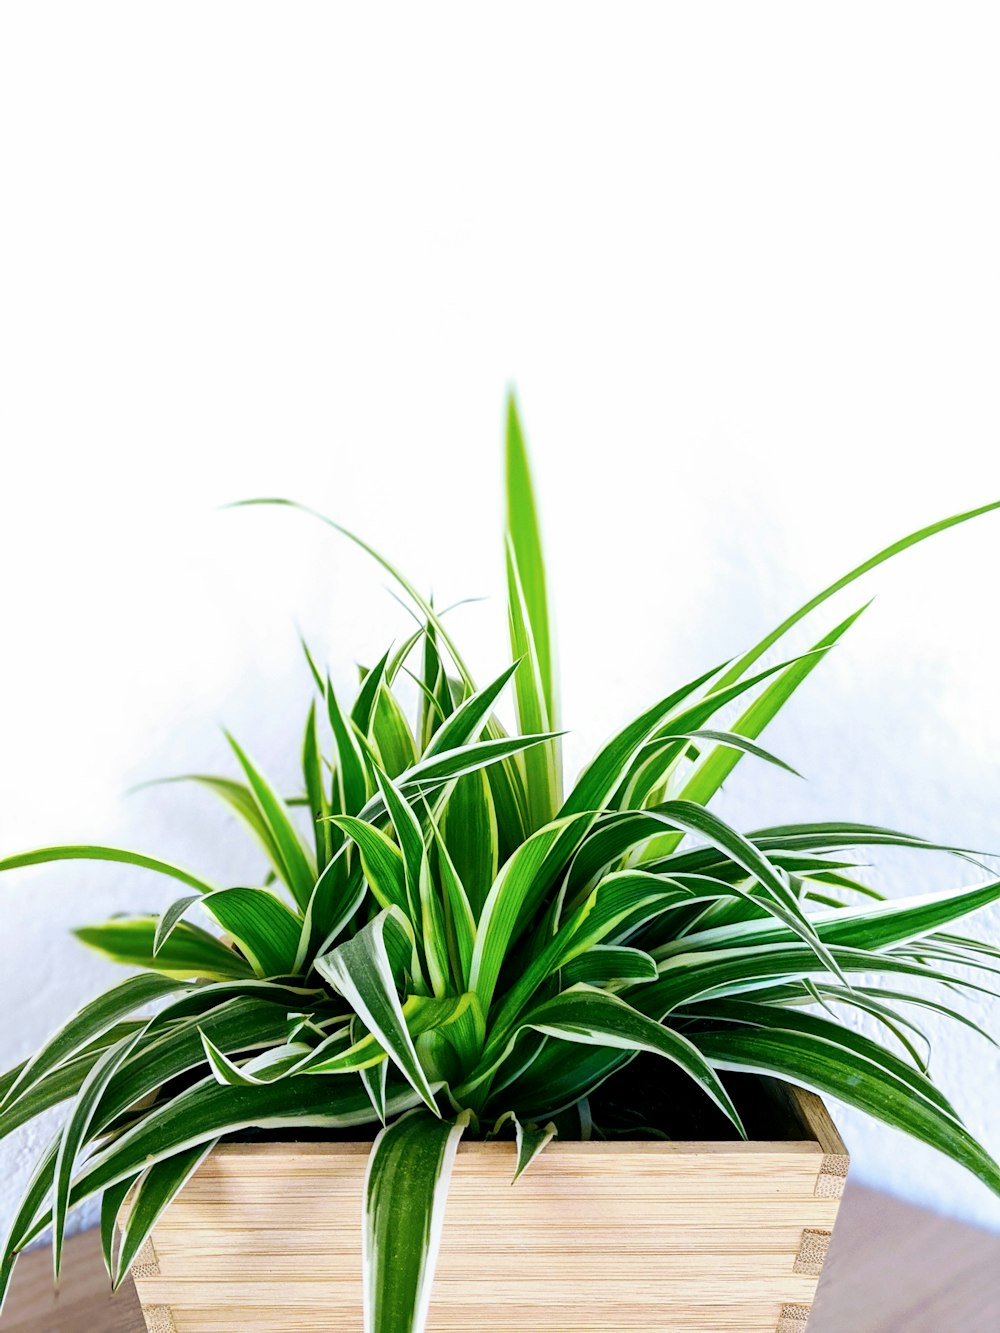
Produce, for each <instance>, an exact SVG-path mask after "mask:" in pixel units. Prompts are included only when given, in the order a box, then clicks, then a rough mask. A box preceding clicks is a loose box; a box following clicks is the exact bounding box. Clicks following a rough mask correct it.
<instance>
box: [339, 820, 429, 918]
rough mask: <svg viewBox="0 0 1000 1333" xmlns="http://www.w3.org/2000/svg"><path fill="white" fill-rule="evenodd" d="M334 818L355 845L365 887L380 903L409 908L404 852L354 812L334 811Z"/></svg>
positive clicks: (385, 905)
mask: <svg viewBox="0 0 1000 1333" xmlns="http://www.w3.org/2000/svg"><path fill="white" fill-rule="evenodd" d="M333 822H334V823H335V824H336V825H337V827H338V828H342V829H343V830H344V832H345V833H346V834H347V836H348V837H349V838H350V839H351V840H352V841H353V842H354V843H355V844H356V845H357V848H358V852H359V854H360V856H361V867H362V869H363V871H364V875H365V879H366V880H367V881H368V887H369V888H370V889H371V891H372V894H373V895H374V897H375V898H376V900H377V901H378V903H379V906H380V907H384V908H389V907H398V908H399V910H400V911H401V912H408V911H409V906H410V905H409V902H408V899H407V896H406V871H405V870H404V868H403V854H402V852H401V851H400V850H399V848H398V847H397V846H396V844H395V843H394V842H392V841H391V839H389V838H388V837H387V836H386V835H385V834H384V833H383V832H382V830H381V829H379V828H376V827H375V825H374V824H368V823H366V822H365V821H364V820H363V819H357V818H356V817H355V816H353V815H334V817H333Z"/></svg>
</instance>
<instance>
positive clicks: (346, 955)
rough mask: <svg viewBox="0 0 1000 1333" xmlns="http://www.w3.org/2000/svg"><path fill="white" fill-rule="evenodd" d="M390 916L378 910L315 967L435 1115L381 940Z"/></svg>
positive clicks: (384, 946)
mask: <svg viewBox="0 0 1000 1333" xmlns="http://www.w3.org/2000/svg"><path fill="white" fill-rule="evenodd" d="M390 922H392V925H396V924H397V923H396V922H394V921H393V916H392V913H391V912H380V913H379V915H378V916H377V917H376V918H375V919H374V921H370V922H369V923H368V925H367V926H364V927H362V929H361V930H359V931H358V933H357V934H356V935H355V936H354V937H353V938H352V939H349V940H345V942H344V943H343V944H341V945H338V947H337V948H336V949H334V950H332V951H331V952H330V953H328V954H324V955H323V956H322V957H321V958H317V959H316V969H317V971H318V972H319V973H320V974H321V975H322V976H323V977H325V978H326V980H327V981H329V982H330V984H331V985H332V986H333V987H334V988H335V989H336V990H337V991H339V992H340V994H341V995H343V996H344V998H345V999H346V1000H347V1002H348V1003H349V1004H350V1005H351V1007H352V1008H353V1009H354V1010H355V1012H356V1013H357V1014H358V1016H359V1017H360V1019H361V1021H362V1022H363V1023H364V1025H365V1027H366V1028H367V1029H368V1030H369V1032H371V1033H372V1035H373V1036H374V1037H375V1038H376V1039H377V1040H378V1041H379V1042H380V1043H381V1044H382V1046H383V1048H384V1049H385V1051H386V1053H387V1054H388V1055H389V1056H390V1058H391V1059H392V1060H393V1061H394V1062H395V1063H396V1064H397V1065H398V1066H399V1069H400V1070H401V1072H402V1073H403V1075H404V1077H405V1078H406V1079H407V1081H408V1082H409V1083H410V1084H411V1086H412V1087H413V1088H414V1089H415V1091H416V1092H417V1093H418V1094H419V1095H420V1097H421V1098H422V1099H423V1100H424V1102H426V1104H427V1105H428V1106H429V1107H430V1109H431V1110H432V1111H433V1112H434V1114H435V1115H437V1114H438V1111H437V1106H436V1104H435V1101H434V1093H433V1091H432V1090H431V1087H430V1084H429V1083H428V1081H427V1078H426V1076H425V1074H424V1071H423V1069H422V1068H421V1065H420V1061H419V1059H418V1058H417V1052H416V1048H415V1047H414V1045H413V1039H412V1038H411V1036H410V1033H409V1031H408V1029H407V1026H406V1019H405V1017H404V1015H403V1006H402V1004H401V1002H400V999H399V994H398V992H397V990H396V981H395V978H394V976H393V968H392V963H391V960H390V957H389V952H388V949H387V946H386V940H385V934H386V930H387V929H392V925H390ZM397 928H398V927H397Z"/></svg>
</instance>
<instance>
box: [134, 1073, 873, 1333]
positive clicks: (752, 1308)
mask: <svg viewBox="0 0 1000 1333" xmlns="http://www.w3.org/2000/svg"><path fill="white" fill-rule="evenodd" d="M788 1095H789V1096H790V1097H791V1099H792V1103H793V1106H794V1108H795V1111H796V1123H797V1124H798V1126H799V1132H800V1134H801V1136H802V1137H801V1138H800V1139H797V1140H794V1139H793V1140H791V1141H787V1142H786V1141H775V1142H753V1143H733V1142H697V1143H681V1142H669V1143H665V1142H646V1143H639V1142H615V1143H607V1142H590V1143H555V1144H552V1145H551V1146H550V1147H549V1148H548V1150H547V1151H546V1152H545V1153H544V1154H543V1156H542V1157H541V1158H539V1159H538V1160H537V1161H536V1162H535V1163H533V1164H532V1167H531V1170H530V1171H529V1172H528V1173H527V1174H526V1175H525V1176H524V1177H523V1178H522V1179H521V1180H520V1181H519V1182H518V1186H517V1188H516V1189H512V1188H511V1180H512V1176H513V1168H514V1149H513V1145H512V1144H509V1143H486V1144H484V1143H465V1144H462V1145H461V1147H460V1148H459V1152H458V1158H457V1162H456V1165H455V1170H454V1175H453V1178H452V1183H451V1188H450V1191H449V1196H448V1206H447V1211H446V1220H445V1228H444V1235H443V1239H442V1244H441V1253H440V1258H439V1261H438V1269H437V1276H436V1280H435V1283H434V1294H433V1298H432V1302H431V1312H430V1318H429V1325H428V1329H429V1333H470V1330H475V1329H489V1330H490V1333H537V1331H538V1330H539V1329H541V1328H544V1329H545V1330H546V1331H547V1333H602V1331H604V1333H606V1331H607V1330H609V1329H614V1330H618V1333H662V1330H664V1329H667V1328H669V1329H670V1330H671V1333H708V1331H709V1330H716V1333H775V1330H776V1329H777V1328H778V1326H779V1324H780V1323H781V1322H782V1321H784V1322H785V1323H786V1324H787V1322H788V1311H801V1310H802V1309H803V1308H806V1309H808V1307H809V1305H810V1304H811V1302H812V1299H813V1296H814V1294H815V1289H816V1281H817V1278H818V1275H819V1272H820V1269H821V1267H822V1258H823V1255H824V1254H825V1248H826V1242H827V1240H828V1238H829V1235H830V1232H831V1230H832V1227H833V1223H834V1220H835V1218H836V1214H837V1207H838V1204H839V1194H840V1192H841V1188H842V1185H843V1177H844V1175H845V1174H846V1162H847V1157H846V1152H845V1150H844V1146H843V1144H842V1143H841V1141H840V1138H839V1136H838V1135H837V1132H836V1129H835V1128H834V1126H833V1125H832V1123H831V1122H830V1120H829V1117H828V1116H827V1114H826V1111H825V1108H824V1107H823V1105H822V1103H821V1102H820V1101H819V1100H818V1099H816V1098H811V1099H806V1098H805V1097H803V1098H802V1099H801V1101H800V1099H799V1095H798V1094H797V1093H796V1092H794V1091H792V1092H791V1093H790V1094H788ZM367 1156H368V1145H366V1144H334V1143H304V1144H294V1143H289V1144H283V1143H278V1144H238V1143H237V1144H233V1143H231V1144H226V1145H223V1146H222V1147H220V1148H219V1149H218V1150H216V1151H215V1152H214V1153H213V1154H212V1155H211V1157H209V1159H208V1160H207V1161H206V1162H205V1163H204V1164H203V1165H202V1167H201V1168H200V1169H199V1170H198V1172H197V1173H196V1175H195V1176H194V1177H193V1179H192V1180H191V1181H190V1182H189V1184H188V1185H187V1186H186V1187H185V1189H184V1192H183V1194H182V1195H181V1196H180V1197H179V1198H178V1199H177V1200H176V1201H175V1203H174V1204H173V1205H172V1206H171V1208H170V1209H169V1210H168V1212H167V1213H166V1215H165V1216H164V1218H163V1219H162V1220H161V1222H160V1223H159V1224H158V1226H157V1228H156V1231H155V1233H154V1235H153V1237H152V1243H151V1248H150V1250H149V1251H148V1253H147V1254H145V1255H144V1256H143V1263H142V1268H141V1269H140V1270H139V1271H138V1272H137V1273H136V1275H135V1276H136V1284H135V1285H136V1289H137V1292H138V1295H139V1299H140V1301H141V1302H142V1305H143V1308H144V1309H145V1311H146V1316H147V1322H148V1323H149V1325H150V1327H151V1328H152V1327H154V1326H156V1327H157V1328H159V1326H160V1325H163V1326H164V1327H165V1329H166V1330H167V1333H231V1330H232V1329H233V1328H238V1329H240V1330H244V1333H265V1331H271V1333H273V1330H274V1329H276V1328H277V1327H279V1326H280V1328H281V1329H282V1330H283V1331H284V1333H311V1331H312V1330H315V1329H317V1328H321V1327H322V1328H330V1329H338V1330H345V1333H346V1331H347V1330H356V1331H360V1329H361V1326H362V1319H361V1279H360V1271H361V1262H360V1227H359V1220H360V1216H361V1200H362V1188H363V1181H364V1174H365V1168H366V1164H367ZM831 1163H832V1166H831Z"/></svg>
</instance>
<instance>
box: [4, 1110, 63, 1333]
mask: <svg viewBox="0 0 1000 1333" xmlns="http://www.w3.org/2000/svg"><path fill="white" fill-rule="evenodd" d="M61 1140H62V1130H60V1131H59V1133H58V1134H57V1135H56V1136H55V1138H54V1139H53V1140H52V1142H51V1143H50V1144H49V1146H48V1148H47V1149H46V1150H45V1152H44V1153H43V1154H42V1155H41V1157H39V1159H38V1162H37V1164H36V1166H35V1169H34V1171H33V1172H32V1175H31V1179H30V1180H29V1181H28V1187H27V1189H26V1190H25V1192H24V1196H23V1198H22V1199H21V1202H20V1204H19V1205H18V1208H17V1211H16V1213H15V1214H14V1217H13V1220H12V1221H11V1224H10V1230H9V1231H8V1232H7V1236H6V1239H5V1240H4V1245H3V1251H2V1252H0V1314H2V1312H3V1307H4V1304H5V1302H6V1299H7V1292H8V1291H9V1289H10V1279H11V1276H12V1275H13V1272H14V1264H15V1262H16V1260H17V1256H18V1251H19V1250H21V1249H22V1248H23V1246H24V1240H23V1237H25V1236H27V1235H28V1234H30V1230H31V1224H32V1222H33V1221H34V1218H35V1217H36V1215H37V1214H38V1212H39V1210H40V1209H41V1208H42V1206H43V1205H44V1203H45V1200H46V1199H47V1198H48V1196H49V1194H50V1193H51V1191H52V1182H53V1180H54V1178H55V1167H56V1155H57V1153H58V1152H59V1144H60V1142H61Z"/></svg>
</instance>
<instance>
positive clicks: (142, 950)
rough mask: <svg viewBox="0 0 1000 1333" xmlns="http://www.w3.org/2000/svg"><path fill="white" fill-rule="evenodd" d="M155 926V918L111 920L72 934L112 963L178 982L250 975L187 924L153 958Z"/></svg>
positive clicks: (205, 934) (243, 964)
mask: <svg viewBox="0 0 1000 1333" xmlns="http://www.w3.org/2000/svg"><path fill="white" fill-rule="evenodd" d="M158 925H159V918H157V917H155V916H134V917H112V918H111V920H110V921H105V922H104V923H103V924H102V925H99V926H80V927H79V928H78V929H77V930H75V931H74V932H73V934H74V935H76V937H77V939H79V940H82V941H83V943H84V944H86V945H88V946H89V947H90V948H91V949H96V950H97V951H98V953H103V954H105V955H106V956H107V957H108V958H110V959H111V960H112V962H115V963H122V964H124V965H125V966H126V967H146V968H149V969H151V970H155V971H157V972H162V973H163V974H164V975H165V976H168V977H176V978H179V979H181V980H188V979H189V978H192V977H206V978H209V979H218V980H225V979H226V978H227V977H250V976H252V975H253V968H252V967H251V966H250V964H249V963H248V962H246V960H245V959H243V958H241V957H240V956H239V954H237V953H236V952H235V951H234V950H232V949H230V948H227V947H226V945H224V944H223V943H222V941H221V940H217V939H216V938H215V936H214V935H210V934H209V933H208V931H205V930H201V929H200V928H199V927H198V926H192V925H191V924H190V923H189V922H187V921H181V922H179V923H178V924H177V925H176V926H175V927H174V929H173V931H172V932H171V935H170V938H169V939H168V940H167V941H166V943H165V944H163V945H162V946H161V948H160V951H159V953H157V954H155V955H154V953H153V943H154V941H155V938H156V929H157V926H158Z"/></svg>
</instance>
